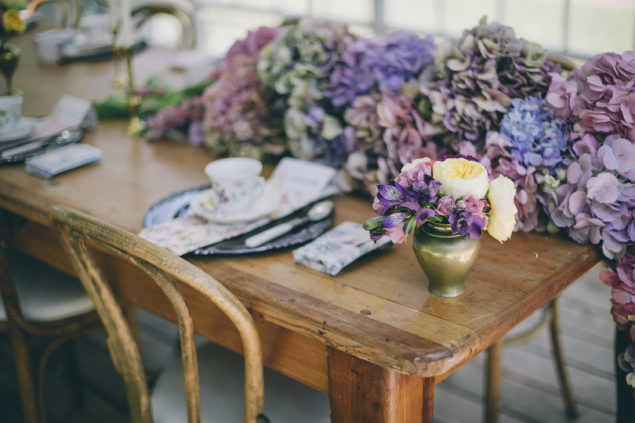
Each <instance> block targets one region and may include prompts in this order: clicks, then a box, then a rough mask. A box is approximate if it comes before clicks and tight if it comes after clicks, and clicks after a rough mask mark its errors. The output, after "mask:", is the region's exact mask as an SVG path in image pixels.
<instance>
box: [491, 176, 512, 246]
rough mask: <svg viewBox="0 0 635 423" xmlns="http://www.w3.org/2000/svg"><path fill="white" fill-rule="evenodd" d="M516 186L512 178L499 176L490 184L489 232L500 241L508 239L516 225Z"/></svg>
mask: <svg viewBox="0 0 635 423" xmlns="http://www.w3.org/2000/svg"><path fill="white" fill-rule="evenodd" d="M515 195H516V187H515V186H514V183H513V182H512V181H511V179H509V178H507V177H505V176H499V177H498V178H496V179H494V180H493V181H492V182H491V183H490V184H489V192H488V194H487V199H488V201H489V204H490V215H489V221H488V223H487V228H486V230H487V232H489V234H490V235H491V236H492V238H494V239H495V240H497V241H499V242H503V241H505V240H506V239H508V238H509V237H510V236H511V235H512V232H513V231H514V226H515V225H516V213H517V212H518V210H516V205H515V204H514V196H515Z"/></svg>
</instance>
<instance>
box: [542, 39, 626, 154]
mask: <svg viewBox="0 0 635 423" xmlns="http://www.w3.org/2000/svg"><path fill="white" fill-rule="evenodd" d="M546 100H547V104H549V106H550V107H552V108H553V109H554V111H555V112H556V114H557V115H558V116H559V117H562V118H567V117H569V116H571V117H572V118H573V121H574V123H575V127H576V129H577V130H579V131H580V132H582V131H584V132H588V133H596V134H602V135H606V134H613V133H615V134H617V135H620V136H621V137H622V138H626V139H628V140H630V141H631V142H635V52H633V51H627V52H625V53H624V54H622V55H619V54H616V53H604V54H600V55H597V56H595V57H593V58H592V59H591V60H589V61H588V62H586V63H585V64H584V65H583V66H582V67H580V68H578V69H576V70H574V71H573V72H571V73H570V74H569V76H568V77H567V80H566V81H565V80H563V79H562V78H559V77H555V76H554V77H553V78H552V82H551V85H550V86H549V92H548V94H547V98H546Z"/></svg>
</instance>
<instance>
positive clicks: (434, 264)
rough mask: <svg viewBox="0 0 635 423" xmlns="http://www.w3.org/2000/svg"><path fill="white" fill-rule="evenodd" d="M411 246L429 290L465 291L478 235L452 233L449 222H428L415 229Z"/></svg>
mask: <svg viewBox="0 0 635 423" xmlns="http://www.w3.org/2000/svg"><path fill="white" fill-rule="evenodd" d="M412 247H413V248H414V251H415V256H416V257H417V261H418V262H419V266H421V268H422V269H423V272H424V273H425V274H426V276H427V277H428V280H429V281H430V285H429V287H428V290H429V291H430V293H431V294H434V295H438V296H441V297H456V296H458V295H461V294H462V293H464V292H465V284H464V282H465V278H466V277H467V275H468V273H469V272H470V269H472V266H473V265H474V263H475V262H476V258H477V257H478V253H479V251H480V249H481V240H480V239H479V240H476V239H471V238H469V237H468V238H464V237H462V236H461V235H459V234H452V227H451V226H450V225H449V224H442V223H431V222H428V223H425V224H423V225H421V226H419V227H418V228H417V229H416V230H415V233H414V237H413V239H412Z"/></svg>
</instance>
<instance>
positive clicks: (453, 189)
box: [432, 159, 489, 199]
mask: <svg viewBox="0 0 635 423" xmlns="http://www.w3.org/2000/svg"><path fill="white" fill-rule="evenodd" d="M432 177H433V178H434V179H436V180H437V181H439V182H441V191H442V192H443V193H445V194H451V195H454V196H455V197H457V198H459V197H465V196H467V195H473V196H475V197H476V198H477V199H481V198H483V197H485V193H486V192H487V185H488V183H489V177H488V176H487V169H485V167H483V165H482V164H480V163H478V162H473V161H471V160H467V159H446V160H444V161H442V162H438V161H437V162H434V165H433V168H432Z"/></svg>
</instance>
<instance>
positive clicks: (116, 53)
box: [112, 27, 126, 88]
mask: <svg viewBox="0 0 635 423" xmlns="http://www.w3.org/2000/svg"><path fill="white" fill-rule="evenodd" d="M118 33H119V27H115V28H114V29H113V30H112V39H113V42H112V58H113V62H114V65H115V79H114V80H113V82H112V84H113V85H114V86H115V87H117V88H123V87H125V86H126V74H125V72H123V71H122V69H121V47H119V45H118V44H117V34H118Z"/></svg>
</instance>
